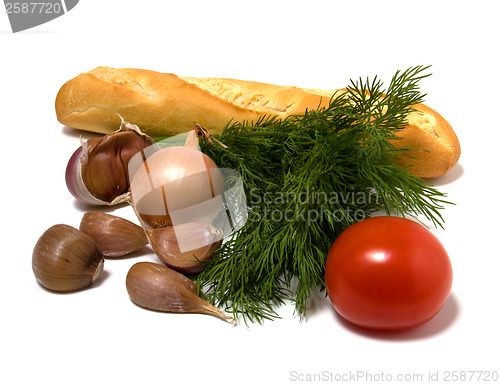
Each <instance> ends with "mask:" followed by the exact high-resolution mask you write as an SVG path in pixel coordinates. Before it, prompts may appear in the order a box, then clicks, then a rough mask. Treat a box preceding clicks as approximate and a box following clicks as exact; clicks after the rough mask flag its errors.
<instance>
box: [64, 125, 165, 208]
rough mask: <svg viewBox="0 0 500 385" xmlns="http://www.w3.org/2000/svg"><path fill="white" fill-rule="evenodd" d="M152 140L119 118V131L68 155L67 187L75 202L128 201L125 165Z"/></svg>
mask: <svg viewBox="0 0 500 385" xmlns="http://www.w3.org/2000/svg"><path fill="white" fill-rule="evenodd" d="M154 143H155V142H154V140H153V139H152V138H150V137H149V136H147V135H146V134H144V133H142V132H141V131H140V129H139V127H137V126H135V125H133V124H130V123H127V122H125V121H124V120H123V119H122V124H121V125H120V128H119V129H118V130H117V131H115V132H112V133H109V134H107V135H104V136H102V137H99V138H92V139H89V140H88V141H87V142H85V143H84V144H82V146H81V147H80V148H78V149H77V150H76V151H75V153H74V154H73V155H72V156H71V158H70V160H69V162H68V165H67V168H66V185H67V187H68V190H69V191H70V192H71V194H72V195H73V196H74V197H75V198H76V199H78V200H80V201H82V202H85V203H87V204H91V205H115V204H119V203H123V202H126V201H128V200H129V199H130V198H129V195H130V194H129V192H128V190H129V188H130V180H129V175H128V162H129V161H130V159H131V158H132V157H133V156H134V155H135V154H137V153H138V152H140V151H141V150H143V149H144V148H146V147H149V146H151V145H153V144H154Z"/></svg>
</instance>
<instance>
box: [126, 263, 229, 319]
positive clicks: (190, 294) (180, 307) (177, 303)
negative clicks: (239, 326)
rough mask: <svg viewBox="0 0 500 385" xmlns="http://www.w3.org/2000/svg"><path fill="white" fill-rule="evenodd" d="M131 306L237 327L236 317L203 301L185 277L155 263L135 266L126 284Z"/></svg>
mask: <svg viewBox="0 0 500 385" xmlns="http://www.w3.org/2000/svg"><path fill="white" fill-rule="evenodd" d="M125 285H126V287H127V292H128V294H129V296H130V299H131V300H132V302H134V303H135V304H136V305H138V306H141V307H143V308H146V309H150V310H156V311H161V312H172V313H200V314H209V315H213V316H215V317H218V318H220V319H222V320H224V321H226V322H229V323H234V319H233V317H230V316H228V315H226V314H225V313H224V312H223V311H222V310H220V309H218V308H216V307H215V306H213V305H212V304H210V303H208V302H207V301H205V300H203V299H202V298H200V297H199V296H198V294H197V288H196V284H195V283H194V282H193V281H191V280H190V279H189V278H187V277H185V276H184V275H182V274H180V273H178V272H176V271H174V270H172V269H170V268H168V267H167V266H164V265H160V264H158V263H152V262H138V263H136V264H135V265H133V266H132V267H131V268H130V270H129V272H128V274H127V278H126V281H125Z"/></svg>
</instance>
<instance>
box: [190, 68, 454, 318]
mask: <svg viewBox="0 0 500 385" xmlns="http://www.w3.org/2000/svg"><path fill="white" fill-rule="evenodd" d="M428 68H429V67H423V66H417V67H411V68H409V69H408V70H406V71H403V72H401V71H398V72H396V74H395V75H394V77H393V78H392V81H391V83H390V85H389V86H388V88H387V89H386V90H384V89H383V88H382V87H383V84H382V82H381V81H380V80H379V79H377V78H375V79H374V80H373V81H369V79H366V80H365V81H363V80H362V79H359V80H358V81H351V83H350V85H349V86H348V87H347V88H346V90H345V91H341V92H340V91H339V92H337V93H336V94H334V95H333V96H332V97H331V99H330V101H329V104H328V106H326V107H318V108H317V109H316V110H308V111H306V112H305V113H304V114H303V115H294V116H289V117H287V118H286V119H278V118H277V117H273V116H269V117H264V118H262V119H259V120H258V121H256V122H242V123H238V122H230V123H229V124H228V125H227V126H226V127H225V128H224V130H223V132H222V134H221V135H220V136H218V137H217V139H218V140H219V141H220V142H217V141H211V140H206V139H205V140H203V139H202V140H201V142H200V144H201V146H202V151H203V152H204V153H206V154H207V155H208V156H210V157H211V158H212V159H213V160H214V161H215V163H216V164H217V165H218V167H222V168H231V169H235V170H238V171H239V173H240V174H241V178H242V181H243V186H244V189H245V194H246V199H247V205H248V220H247V222H246V223H245V225H244V226H243V227H242V228H240V229H239V230H237V231H236V232H235V233H234V234H232V236H231V237H230V239H228V240H227V241H226V242H225V243H224V244H223V245H222V246H221V248H220V249H219V250H218V251H217V252H216V254H215V256H214V258H213V259H211V260H210V261H209V262H208V264H207V267H206V269H205V270H204V271H203V272H202V273H200V274H199V275H198V276H197V282H198V287H199V290H200V292H203V293H204V296H205V297H206V299H207V300H208V301H210V302H212V303H213V304H214V305H216V306H219V307H222V308H225V309H226V311H230V312H232V313H233V315H234V317H235V318H238V317H239V316H242V317H243V319H244V321H245V322H247V321H250V322H262V321H263V320H264V319H272V318H274V317H277V316H278V314H277V313H276V308H277V307H278V306H279V305H280V304H282V303H284V301H285V300H288V299H291V300H293V301H294V302H295V309H296V313H297V314H298V315H299V316H300V317H304V316H305V315H306V310H307V304H308V299H309V297H310V294H311V292H312V291H313V290H322V289H323V288H324V266H325V262H326V257H327V254H328V251H329V249H330V247H331V245H332V243H333V241H334V240H335V239H336V237H337V236H338V235H339V234H340V233H341V232H342V231H343V230H345V229H346V228H347V227H348V226H350V225H352V224H353V223H355V222H357V221H359V220H361V219H364V218H367V217H369V216H371V215H373V214H374V213H376V212H380V211H381V210H382V211H383V212H385V213H386V214H387V215H400V216H412V217H418V216H424V217H425V218H427V219H428V220H430V221H431V222H432V223H433V224H434V225H436V226H441V227H442V226H443V223H444V220H443V218H442V216H441V213H440V210H441V209H442V208H443V207H444V204H445V203H449V202H447V201H446V200H445V199H444V198H445V194H443V193H441V192H439V191H438V190H437V189H435V188H433V187H432V186H429V185H427V184H426V183H425V182H424V181H423V180H421V179H420V178H417V177H415V176H413V175H412V174H411V173H410V172H409V171H408V170H407V169H405V168H403V167H401V166H399V165H398V164H396V163H395V159H396V157H397V156H404V153H405V149H401V148H400V149H397V148H396V147H395V146H394V145H393V144H392V143H391V140H394V139H397V137H396V133H397V132H398V131H399V130H401V129H402V128H404V127H405V125H406V117H407V116H408V114H409V113H410V112H411V111H413V109H412V107H411V106H412V105H414V104H417V103H422V102H423V95H422V94H421V93H420V91H419V86H418V83H419V81H420V79H422V78H424V77H426V76H429V75H425V74H424V71H425V70H427V69H428ZM222 143H223V144H224V145H225V146H224V145H222ZM292 286H293V289H292Z"/></svg>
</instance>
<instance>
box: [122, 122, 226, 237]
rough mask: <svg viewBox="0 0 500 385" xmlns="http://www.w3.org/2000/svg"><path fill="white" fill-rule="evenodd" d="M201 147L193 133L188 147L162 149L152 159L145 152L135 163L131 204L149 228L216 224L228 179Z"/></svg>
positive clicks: (132, 162)
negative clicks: (186, 224)
mask: <svg viewBox="0 0 500 385" xmlns="http://www.w3.org/2000/svg"><path fill="white" fill-rule="evenodd" d="M197 146H198V140H197V137H196V132H195V131H194V130H193V131H190V132H189V133H188V137H187V140H186V144H185V145H184V146H171V147H166V148H162V149H160V150H158V151H154V152H153V153H152V154H150V155H149V156H148V157H146V153H147V151H145V152H143V154H142V155H143V156H142V157H141V156H140V155H141V154H137V155H136V156H134V158H133V159H132V160H131V162H130V164H129V168H132V169H134V171H129V174H130V175H131V177H132V182H131V185H130V192H131V201H132V203H133V205H134V206H135V209H136V211H137V213H138V214H139V216H140V218H141V220H142V221H143V223H144V224H145V225H146V226H147V227H149V228H156V227H164V226H168V225H175V224H183V223H192V222H202V223H212V222H213V221H214V220H215V218H216V217H217V216H218V215H219V214H220V212H221V210H222V207H223V200H222V194H223V193H224V179H223V177H222V174H221V172H220V170H219V169H218V168H217V166H216V164H215V163H214V162H213V161H212V160H211V159H210V158H209V157H208V156H207V155H205V154H203V153H202V152H201V151H199V149H198V147H197ZM132 175H133V176H132Z"/></svg>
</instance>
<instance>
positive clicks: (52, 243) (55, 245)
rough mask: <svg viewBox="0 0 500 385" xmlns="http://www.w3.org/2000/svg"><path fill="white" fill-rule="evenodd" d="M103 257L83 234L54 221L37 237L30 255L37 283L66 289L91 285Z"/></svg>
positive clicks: (92, 242) (98, 273) (47, 286)
mask: <svg viewBox="0 0 500 385" xmlns="http://www.w3.org/2000/svg"><path fill="white" fill-rule="evenodd" d="M103 264H104V258H103V256H102V254H101V253H100V252H99V249H98V248H97V244H96V243H95V242H94V240H93V239H92V238H91V237H89V236H88V235H87V234H84V233H83V232H81V231H79V230H77V229H75V228H73V227H71V226H68V225H63V224H59V225H54V226H52V227H50V228H49V229H48V230H46V231H45V232H44V233H43V234H42V236H41V237H40V238H39V239H38V241H37V243H36V245H35V247H34V249H33V255H32V268H33V273H34V275H35V277H36V279H37V281H38V283H40V285H42V286H44V287H45V288H47V289H49V290H53V291H58V292H70V291H75V290H80V289H84V288H86V287H88V286H90V285H92V284H93V283H94V282H95V281H96V280H97V279H98V278H99V277H100V276H101V273H102V271H103Z"/></svg>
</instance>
